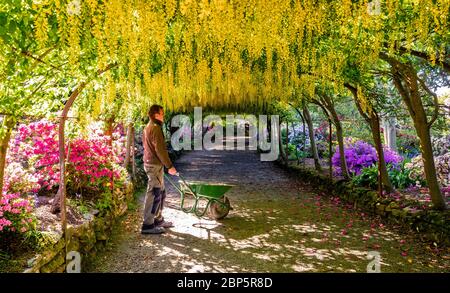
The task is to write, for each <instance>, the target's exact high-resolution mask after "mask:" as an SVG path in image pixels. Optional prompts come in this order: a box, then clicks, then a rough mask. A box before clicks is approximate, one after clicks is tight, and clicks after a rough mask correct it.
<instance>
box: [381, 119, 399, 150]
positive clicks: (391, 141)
mask: <svg viewBox="0 0 450 293" xmlns="http://www.w3.org/2000/svg"><path fill="white" fill-rule="evenodd" d="M395 120H396V119H395V117H386V118H385V119H383V128H384V141H385V144H386V145H387V147H388V148H390V149H391V150H393V151H397V134H396V128H395V124H396V123H395V122H396V121H395Z"/></svg>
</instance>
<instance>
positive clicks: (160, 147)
mask: <svg viewBox="0 0 450 293" xmlns="http://www.w3.org/2000/svg"><path fill="white" fill-rule="evenodd" d="M161 126H162V123H161V122H160V121H158V120H154V121H150V122H149V123H148V124H147V126H146V127H145V129H144V133H143V136H142V144H143V145H144V164H150V165H164V166H165V167H166V168H167V169H170V168H172V166H173V165H172V161H171V160H170V158H169V153H168V152H167V147H166V141H165V139H164V134H163V131H162V128H161Z"/></svg>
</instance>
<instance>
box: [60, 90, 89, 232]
mask: <svg viewBox="0 0 450 293" xmlns="http://www.w3.org/2000/svg"><path fill="white" fill-rule="evenodd" d="M86 84H87V83H86V82H82V83H81V84H80V85H79V86H78V87H77V88H76V89H75V90H74V91H73V92H72V93H71V94H70V96H69V99H68V100H67V102H66V104H65V105H64V109H63V111H62V113H61V117H60V119H59V126H58V145H59V173H60V174H59V188H58V192H57V193H56V195H55V198H54V199H53V203H52V208H51V211H52V213H57V212H59V211H61V221H62V226H63V231H65V227H66V226H67V222H66V151H65V141H64V139H65V132H64V128H65V125H66V120H67V114H68V113H69V110H70V107H72V104H73V102H74V101H75V99H76V98H77V97H78V95H79V94H80V93H81V91H82V90H83V89H84V88H85V87H86Z"/></svg>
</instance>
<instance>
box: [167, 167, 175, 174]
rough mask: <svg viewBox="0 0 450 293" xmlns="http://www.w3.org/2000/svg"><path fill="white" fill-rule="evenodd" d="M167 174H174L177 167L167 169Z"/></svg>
mask: <svg viewBox="0 0 450 293" xmlns="http://www.w3.org/2000/svg"><path fill="white" fill-rule="evenodd" d="M169 174H170V175H176V174H177V169H175V167H172V168H170V169H169Z"/></svg>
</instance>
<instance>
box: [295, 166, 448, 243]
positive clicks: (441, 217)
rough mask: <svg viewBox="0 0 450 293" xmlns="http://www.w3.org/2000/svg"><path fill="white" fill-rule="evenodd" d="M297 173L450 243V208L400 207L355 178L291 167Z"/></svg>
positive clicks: (434, 239)
mask: <svg viewBox="0 0 450 293" xmlns="http://www.w3.org/2000/svg"><path fill="white" fill-rule="evenodd" d="M289 170H290V171H291V173H292V174H295V176H297V177H299V178H301V179H302V180H303V181H306V182H309V183H311V184H313V185H314V186H316V187H317V188H320V189H321V190H322V191H324V192H326V193H327V194H329V195H330V196H331V195H335V196H339V198H341V199H343V200H344V201H346V202H349V203H352V204H353V205H354V206H355V207H358V208H360V209H362V210H364V211H367V212H369V213H372V214H378V215H380V216H382V217H383V218H385V219H387V220H388V221H390V222H393V223H396V224H400V225H402V226H404V227H406V228H408V229H411V230H413V231H415V232H417V233H418V236H419V237H421V238H422V239H423V240H426V241H432V242H435V243H436V244H439V245H442V246H448V245H449V244H450V210H445V211H437V210H432V209H429V210H415V209H412V208H410V207H404V208H402V207H400V206H399V204H398V203H397V202H396V201H394V200H392V199H389V198H382V197H380V196H379V194H378V192H377V191H374V190H372V189H367V188H363V187H359V186H355V185H354V184H353V183H352V182H347V181H343V180H340V181H335V180H332V179H330V178H329V177H328V176H325V175H322V174H318V173H317V172H316V171H314V170H310V169H303V168H298V167H293V166H292V167H289Z"/></svg>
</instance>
